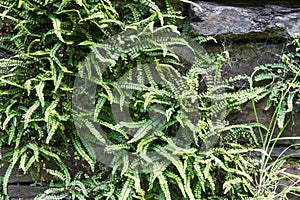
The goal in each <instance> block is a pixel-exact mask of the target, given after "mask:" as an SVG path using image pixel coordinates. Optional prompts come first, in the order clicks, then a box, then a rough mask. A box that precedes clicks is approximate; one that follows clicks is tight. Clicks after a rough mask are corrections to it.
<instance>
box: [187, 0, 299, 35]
mask: <svg viewBox="0 0 300 200" xmlns="http://www.w3.org/2000/svg"><path fill="white" fill-rule="evenodd" d="M225 2H226V1H225ZM198 4H199V5H200V6H201V8H202V9H203V10H202V11H200V10H199V9H198V8H196V7H195V6H192V7H191V20H192V23H191V34H193V35H231V36H236V35H247V34H253V33H257V32H259V33H264V34H260V35H255V38H257V36H260V37H266V36H268V37H284V38H287V37H297V36H299V33H300V7H286V6H278V5H265V6H258V7H241V6H229V5H224V4H217V3H211V2H205V1H199V2H198Z"/></svg>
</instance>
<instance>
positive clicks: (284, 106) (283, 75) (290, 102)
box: [253, 39, 300, 128]
mask: <svg viewBox="0 0 300 200" xmlns="http://www.w3.org/2000/svg"><path fill="white" fill-rule="evenodd" d="M292 44H293V45H294V48H295V51H293V52H290V53H288V54H284V55H283V56H282V62H281V63H278V64H268V65H264V66H258V67H256V68H255V73H254V75H253V76H254V80H255V81H256V82H258V84H259V83H260V82H263V84H264V85H266V87H265V90H264V92H263V96H268V103H267V106H266V108H265V110H268V109H270V108H271V106H276V105H279V107H278V117H277V124H278V127H279V128H283V127H284V123H285V121H286V115H287V114H288V113H292V114H295V113H296V112H298V111H299V101H298V99H299V95H300V93H299V87H300V82H299V81H300V79H299V72H300V50H299V48H300V43H299V39H295V40H293V42H292ZM257 72H258V73H257ZM282 97H283V99H282Z"/></svg>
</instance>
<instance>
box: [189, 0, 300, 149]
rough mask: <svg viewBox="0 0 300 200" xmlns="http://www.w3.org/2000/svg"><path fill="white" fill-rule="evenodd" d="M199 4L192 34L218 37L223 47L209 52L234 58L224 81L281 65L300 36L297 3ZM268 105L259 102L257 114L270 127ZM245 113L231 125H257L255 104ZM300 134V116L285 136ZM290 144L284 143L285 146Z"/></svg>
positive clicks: (226, 0)
mask: <svg viewBox="0 0 300 200" xmlns="http://www.w3.org/2000/svg"><path fill="white" fill-rule="evenodd" d="M197 4H198V5H200V6H201V8H202V11H200V10H199V9H198V8H197V7H195V6H190V8H189V18H190V22H191V26H190V34H191V36H193V37H194V36H199V35H202V36H214V37H215V38H216V39H217V40H218V41H219V44H213V43H210V44H208V45H206V46H204V47H205V48H206V50H207V51H208V52H222V51H224V50H227V51H228V52H229V54H230V57H231V58H230V62H228V63H226V64H224V68H223V69H224V73H223V76H224V78H227V77H231V76H235V75H238V74H242V75H244V74H246V75H251V74H252V72H253V68H254V67H255V66H258V65H262V64H266V63H276V62H279V61H280V60H281V55H282V54H283V53H285V52H287V51H288V44H289V42H291V40H292V38H293V37H299V36H300V1H297V0H287V1H282V0H275V1H274V0H273V1H271V0H263V1H255V0H244V1H238V0H214V1H197ZM239 87H243V85H239ZM265 105H266V100H263V101H261V102H259V103H258V104H257V111H258V115H259V119H260V122H262V123H264V124H265V125H268V124H269V122H270V120H271V117H272V112H270V111H269V112H266V111H264V107H265ZM242 110H243V112H242V113H240V112H236V113H234V114H233V115H231V116H230V118H229V121H230V122H231V123H243V122H255V116H254V114H253V108H252V105H251V102H249V103H247V104H246V105H244V106H243V109H242ZM299 132H300V115H296V116H293V117H292V122H291V123H290V125H289V126H288V127H287V129H286V131H285V132H284V134H283V136H299V134H298V133H299ZM289 142H290V141H286V140H282V141H280V143H281V144H288V143H289ZM294 142H295V141H293V143H294ZM299 142H300V141H299Z"/></svg>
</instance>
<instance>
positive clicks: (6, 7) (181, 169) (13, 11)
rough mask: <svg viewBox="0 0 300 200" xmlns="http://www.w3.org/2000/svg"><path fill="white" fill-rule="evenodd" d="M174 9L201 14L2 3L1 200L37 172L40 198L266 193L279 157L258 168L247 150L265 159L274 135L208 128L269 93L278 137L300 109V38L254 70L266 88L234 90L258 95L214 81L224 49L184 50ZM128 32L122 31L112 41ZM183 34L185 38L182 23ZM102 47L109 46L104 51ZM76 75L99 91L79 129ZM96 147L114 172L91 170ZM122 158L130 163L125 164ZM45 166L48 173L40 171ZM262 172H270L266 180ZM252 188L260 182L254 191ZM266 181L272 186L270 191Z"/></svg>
mask: <svg viewBox="0 0 300 200" xmlns="http://www.w3.org/2000/svg"><path fill="white" fill-rule="evenodd" d="M179 2H183V3H190V4H193V5H195V6H198V5H197V4H195V3H193V2H192V1H187V0H181V1H178V2H177V1H169V0H165V1H158V0H140V1H138V0H127V1H116V2H114V3H113V2H111V1H109V0H86V1H81V0H76V1H69V0H51V1H50V0H47V1H40V0H33V1H30V0H19V1H13V0H8V1H1V0H0V17H1V21H0V22H1V24H0V30H1V40H0V49H1V58H0V148H3V147H5V148H7V147H9V148H11V149H12V150H11V151H9V152H6V153H4V154H3V155H1V154H0V158H1V160H5V161H7V162H8V166H7V168H6V169H5V170H6V172H5V174H4V175H3V176H0V185H1V193H0V198H1V199H9V196H8V185H9V180H10V177H11V175H12V173H14V170H15V169H20V170H22V171H23V172H24V173H29V171H30V169H32V168H36V169H37V171H42V170H43V171H46V172H47V173H48V174H50V175H51V176H52V177H53V179H52V180H51V181H49V182H48V184H49V186H50V187H49V189H47V190H46V191H45V192H43V193H41V194H39V195H38V196H37V197H36V198H35V199H124V200H125V199H243V198H245V197H250V196H254V197H256V196H259V195H261V196H264V195H265V196H270V195H271V192H270V191H272V189H274V185H275V184H276V183H277V181H278V180H279V179H280V178H279V176H278V172H279V171H280V170H281V168H282V167H283V164H284V162H285V159H283V158H282V159H278V160H276V161H275V162H274V163H273V164H272V165H271V167H269V166H268V165H267V164H268V163H269V158H268V157H267V156H265V157H262V158H263V162H262V164H261V163H259V162H258V161H257V160H256V159H253V158H252V157H250V156H249V155H248V153H249V152H252V151H254V152H260V153H262V155H267V154H268V153H269V152H268V151H267V150H268V149H269V147H270V143H269V141H270V140H271V139H270V138H271V136H272V134H273V128H274V127H273V126H270V127H265V126H263V125H261V124H259V123H249V124H240V125H228V124H226V122H225V121H223V120H220V121H215V120H214V119H216V118H217V117H220V116H221V118H222V117H224V118H225V117H226V116H227V115H229V113H230V112H231V111H232V110H234V109H240V106H241V105H242V104H243V103H245V102H247V101H249V100H253V101H254V100H259V99H261V98H263V97H265V96H267V95H268V96H269V104H268V107H267V108H269V107H270V106H271V105H277V109H276V116H275V117H274V120H275V121H276V120H277V123H278V125H279V127H280V128H284V126H285V118H286V113H289V112H297V111H298V104H299V102H298V100H297V99H299V94H298V89H299V88H298V86H299V83H298V82H297V81H298V73H299V71H300V70H299V57H300V56H299V48H300V45H299V40H295V41H294V45H295V46H296V49H295V50H296V51H295V52H294V53H289V54H287V55H285V56H283V63H281V64H276V65H265V66H260V67H258V68H257V71H260V72H262V73H261V74H259V75H255V80H256V81H270V83H272V84H269V85H267V86H261V87H250V88H247V89H242V90H239V91H236V90H235V88H234V87H233V86H232V85H234V83H235V82H237V81H245V82H248V83H249V85H251V86H253V84H252V83H253V82H252V81H253V80H252V79H251V78H249V77H246V76H237V77H231V78H229V79H227V80H221V73H222V63H223V62H226V61H228V58H229V55H228V52H223V53H222V54H214V55H212V56H211V57H212V59H210V58H209V57H208V56H207V55H206V54H205V53H204V52H202V51H201V50H199V49H193V47H191V46H189V45H188V44H187V43H186V40H184V39H183V38H182V37H181V36H182V35H181V34H180V33H179V32H178V28H177V26H176V23H177V22H178V21H180V20H182V19H183V18H184V17H182V16H181V13H180V11H178V10H176V9H175V7H174V6H173V5H174V4H175V3H179ZM198 8H199V9H201V8H200V7H198ZM154 27H159V28H158V29H155V28H154ZM124 30H126V31H128V32H129V34H127V35H123V36H124V37H123V36H122V34H121V36H122V37H121V36H120V37H119V38H118V37H114V35H116V34H118V33H121V32H122V31H124ZM135 30H139V31H140V32H138V33H137V32H135ZM165 32H167V33H168V34H166V35H164V34H163V33H165ZM183 32H184V34H187V32H188V22H187V20H186V22H185V25H184V27H183ZM170 33H172V34H170ZM154 36H155V37H154ZM156 36H160V37H156ZM107 38H109V39H110V40H111V41H112V42H111V43H108V44H107V43H105V45H104V44H103V41H105V39H107ZM209 40H213V41H215V39H214V38H212V37H197V38H195V41H197V42H199V43H203V42H207V41H209ZM128 41H129V42H128ZM130 41H137V42H136V43H135V44H136V45H135V46H130V45H129V46H126V44H128V43H130ZM138 41H142V42H138ZM122 42H124V45H123V46H122ZM99 43H100V44H102V46H101V45H97V44H99ZM176 46H177V47H178V46H180V48H182V49H183V48H186V49H189V50H190V51H191V54H192V52H193V54H192V55H193V56H195V58H197V59H195V61H196V62H194V63H193V64H192V65H191V66H190V64H191V63H186V62H187V61H189V60H184V59H183V58H181V57H179V56H178V55H177V54H176V51H179V49H176V48H174V47H176ZM100 50H101V51H100ZM102 50H103V51H102ZM91 51H93V52H94V53H95V57H92V58H91V59H90V60H88V61H85V62H84V63H88V64H87V65H86V66H84V67H86V71H81V70H80V69H82V68H83V66H82V63H83V61H84V58H85V57H86V56H87V55H88V54H89V53H90V52H91ZM2 52H3V54H2ZM103 52H105V53H106V54H103ZM100 62H101V63H108V68H107V70H103V69H102V68H100V67H99V66H98V67H96V68H94V67H95V63H96V64H97V63H100ZM147 63H152V64H153V65H146V64H147ZM96 66H97V65H96ZM84 73H87V74H84ZM206 73H207V74H208V76H207V77H205V78H206V79H205V83H204V81H203V77H202V76H203V74H205V75H207V74H206ZM78 75H89V78H91V79H90V80H92V81H93V83H95V84H96V85H97V91H96V96H95V109H94V110H93V112H92V114H91V113H89V112H86V111H85V110H84V109H79V111H80V112H79V113H76V114H78V115H82V118H83V119H84V120H83V121H75V122H74V121H73V115H72V114H74V113H73V108H72V95H73V93H75V92H79V93H82V94H84V92H86V91H85V90H84V89H83V90H80V91H74V79H75V78H76V76H78ZM157 79H158V80H159V82H157ZM274 83H276V84H274ZM203 85H204V86H203ZM195 102H196V104H195ZM195 105H197V106H195ZM112 106H113V108H112ZM127 108H128V109H129V113H130V117H131V120H120V121H118V120H116V119H115V117H114V112H116V110H120V111H122V110H125V109H127ZM223 111H225V112H223ZM149 113H150V114H149ZM74 123H76V125H77V126H83V125H85V126H86V127H87V131H88V132H89V134H86V135H85V136H84V137H82V136H81V138H80V137H79V135H78V134H77V131H76V129H75V126H74ZM99 126H100V127H102V128H103V130H104V131H103V132H100V131H99V130H98V129H97V127H99ZM257 129H259V130H262V131H266V132H267V133H268V135H267V136H268V137H267V139H266V140H265V141H264V143H263V148H262V149H263V150H261V149H255V147H256V146H257V145H258V144H257V143H258V142H257V139H256V136H255V134H254V133H255V130H257ZM177 133H180V134H181V138H180V140H179V139H178V138H177V135H176V134H177ZM240 138H246V139H247V144H246V145H239V144H238V140H239V139H240ZM108 141H109V142H108ZM103 144H106V145H105V146H104V147H105V150H106V152H107V153H108V154H111V155H113V156H114V159H113V160H112V162H113V164H114V165H113V168H112V169H111V170H107V169H105V168H104V167H103V166H101V165H100V164H99V163H98V162H97V159H99V158H98V157H97V153H96V152H95V149H94V147H95V146H99V145H103ZM207 147H211V148H207ZM69 148H72V149H74V151H75V152H74V155H75V156H74V157H75V159H79V161H78V162H79V163H83V164H82V165H83V169H81V170H80V171H78V172H76V173H74V172H73V171H72V170H70V169H69V168H68V166H67V162H66V160H65V159H67V158H70V157H72V156H73V154H71V153H68V152H64V151H62V150H60V149H69ZM124 151H128V152H131V153H132V154H134V155H136V159H135V160H130V159H129V158H128V154H126V153H123V152H124ZM0 153H1V151H0ZM152 154H153V155H154V156H151V155H152ZM156 160H160V162H156ZM50 161H51V163H52V165H48V164H47V163H49V162H50ZM152 161H153V162H152ZM258 163H259V164H258ZM53 164H55V166H53ZM141 165H143V166H145V169H144V171H143V173H139V172H140V171H139V166H141ZM258 165H259V166H260V169H259V170H257V166H258ZM87 168H88V169H87ZM86 169H87V170H86ZM266 169H270V172H272V173H270V175H266ZM83 171H86V172H83ZM286 176H291V175H289V174H286ZM257 180H259V181H260V182H259V183H262V182H263V181H265V182H266V183H267V184H258V185H254V184H253V182H255V181H257ZM268 184H270V185H271V186H270V187H265V186H269V185H268ZM264 188H265V189H264ZM256 189H258V190H257V191H258V192H255V191H256ZM290 191H292V190H288V189H287V190H286V191H285V192H283V193H282V196H286V194H287V193H288V192H290ZM266 194H268V195H266ZM280 195H281V194H280ZM276 197H277V196H276Z"/></svg>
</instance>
